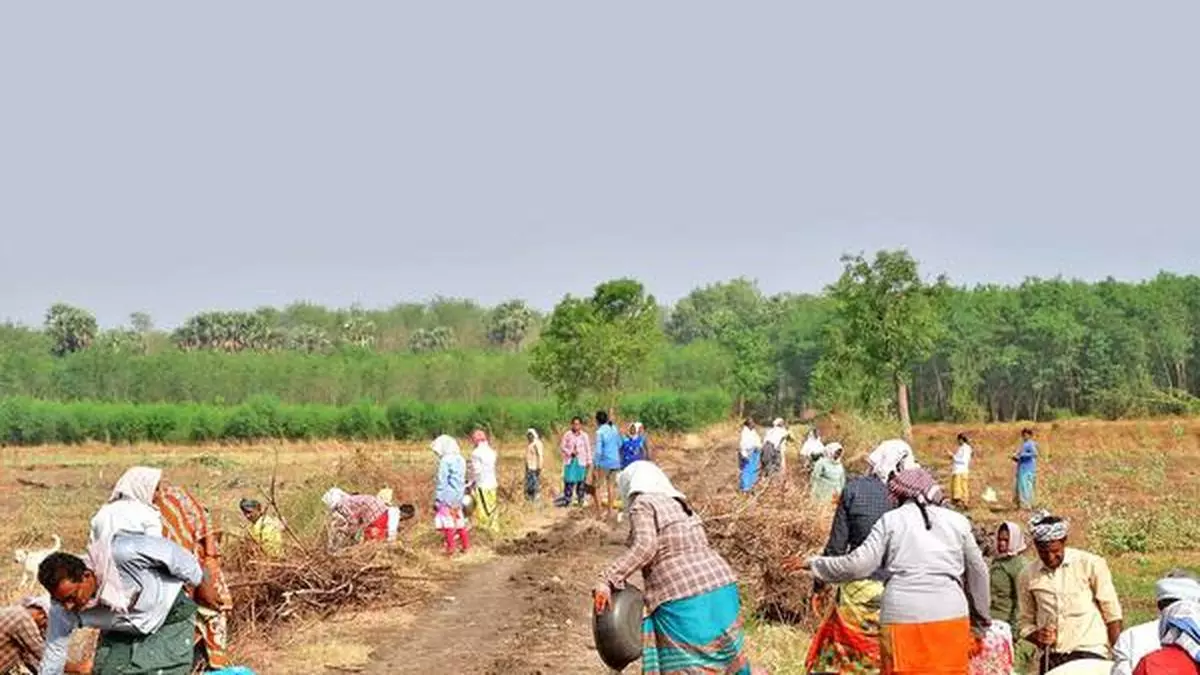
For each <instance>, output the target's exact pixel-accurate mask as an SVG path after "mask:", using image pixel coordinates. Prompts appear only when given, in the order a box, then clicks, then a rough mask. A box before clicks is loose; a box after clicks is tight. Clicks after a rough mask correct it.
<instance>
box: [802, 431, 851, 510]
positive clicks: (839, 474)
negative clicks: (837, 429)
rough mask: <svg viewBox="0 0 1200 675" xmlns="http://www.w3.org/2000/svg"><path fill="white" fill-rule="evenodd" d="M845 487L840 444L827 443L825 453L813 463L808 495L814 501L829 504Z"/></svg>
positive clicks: (844, 472)
mask: <svg viewBox="0 0 1200 675" xmlns="http://www.w3.org/2000/svg"><path fill="white" fill-rule="evenodd" d="M844 489H846V467H844V466H842V444H841V443H827V444H826V445H825V455H824V456H823V457H821V459H818V460H817V463H816V464H814V465H813V470H812V478H811V479H810V481H809V495H810V496H811V497H812V500H813V501H814V502H817V503H819V504H829V503H832V502H833V501H835V500H836V499H837V498H838V495H840V494H842V490H844Z"/></svg>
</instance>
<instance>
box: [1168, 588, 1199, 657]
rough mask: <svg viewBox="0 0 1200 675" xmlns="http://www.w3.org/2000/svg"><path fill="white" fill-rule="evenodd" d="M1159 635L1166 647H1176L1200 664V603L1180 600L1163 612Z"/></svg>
mask: <svg viewBox="0 0 1200 675" xmlns="http://www.w3.org/2000/svg"><path fill="white" fill-rule="evenodd" d="M1158 635H1159V638H1161V640H1162V643H1163V646H1164V647H1165V646H1167V645H1175V646H1176V647H1179V648H1180V649H1182V650H1183V651H1185V652H1187V653H1188V655H1189V656H1191V657H1192V660H1193V661H1195V662H1196V663H1200V602H1195V601H1193V600H1180V601H1179V602H1176V603H1175V604H1173V605H1171V606H1170V607H1168V608H1166V609H1165V610H1163V613H1162V617H1161V618H1160V619H1159V620H1158Z"/></svg>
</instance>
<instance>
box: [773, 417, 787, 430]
mask: <svg viewBox="0 0 1200 675" xmlns="http://www.w3.org/2000/svg"><path fill="white" fill-rule="evenodd" d="M771 426H773V427H776V428H779V429H782V428H783V427H785V426H787V423H786V422H784V421H783V418H782V417H776V418H775V421H774V422H771Z"/></svg>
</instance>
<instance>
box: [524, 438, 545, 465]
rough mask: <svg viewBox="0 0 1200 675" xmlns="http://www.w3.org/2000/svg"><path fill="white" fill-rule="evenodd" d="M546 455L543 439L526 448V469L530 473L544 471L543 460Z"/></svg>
mask: <svg viewBox="0 0 1200 675" xmlns="http://www.w3.org/2000/svg"><path fill="white" fill-rule="evenodd" d="M544 455H545V449H544V446H543V445H542V441H541V439H538V440H536V441H534V442H532V443H530V444H529V445H527V446H525V468H526V469H529V470H530V471H541V470H542V458H543V456H544Z"/></svg>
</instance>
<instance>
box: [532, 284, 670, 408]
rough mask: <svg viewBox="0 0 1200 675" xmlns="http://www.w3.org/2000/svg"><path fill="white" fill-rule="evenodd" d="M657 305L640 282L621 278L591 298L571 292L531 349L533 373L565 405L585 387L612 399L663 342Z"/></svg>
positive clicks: (601, 285) (571, 401)
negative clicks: (575, 296)
mask: <svg viewBox="0 0 1200 675" xmlns="http://www.w3.org/2000/svg"><path fill="white" fill-rule="evenodd" d="M660 326H661V323H660V319H659V313H658V305H657V304H656V303H655V301H654V296H652V295H648V294H647V293H646V292H645V289H644V288H643V286H642V284H641V283H640V282H638V281H634V280H632V279H617V280H615V281H609V282H605V283H603V284H600V285H599V286H597V287H596V290H595V292H594V293H593V294H592V297H591V298H589V299H586V300H584V299H579V298H574V297H571V296H567V297H566V298H564V299H563V301H562V302H560V303H559V304H558V306H556V307H555V308H554V312H553V313H552V314H551V315H550V321H549V323H548V325H547V326H546V328H545V330H544V331H543V332H542V337H541V341H540V342H538V344H537V346H535V347H534V349H533V354H532V361H531V363H530V372H531V373H532V374H533V376H534V377H535V378H537V379H538V381H540V382H541V383H542V384H543V385H544V386H545V387H546V388H547V389H549V390H551V391H552V392H554V393H555V395H556V396H558V398H559V399H560V400H561V401H563V402H564V403H574V402H576V401H578V399H579V396H580V395H581V394H582V393H583V392H585V391H591V392H594V393H596V394H599V395H601V396H603V397H605V398H606V399H607V400H609V401H610V402H612V401H613V400H614V397H615V396H616V394H617V392H619V391H620V390H621V387H622V385H623V384H624V383H625V381H626V379H627V378H628V377H630V376H631V374H632V373H634V372H635V371H637V370H639V369H642V368H644V367H645V366H646V365H647V363H648V361H649V358H650V356H651V354H652V353H653V352H654V350H655V348H656V347H657V346H658V345H659V344H660V343H661V341H662V329H661V327H660Z"/></svg>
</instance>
